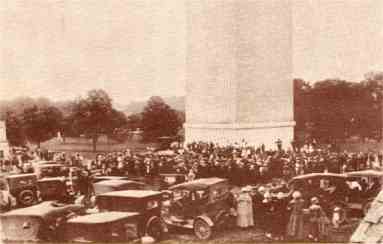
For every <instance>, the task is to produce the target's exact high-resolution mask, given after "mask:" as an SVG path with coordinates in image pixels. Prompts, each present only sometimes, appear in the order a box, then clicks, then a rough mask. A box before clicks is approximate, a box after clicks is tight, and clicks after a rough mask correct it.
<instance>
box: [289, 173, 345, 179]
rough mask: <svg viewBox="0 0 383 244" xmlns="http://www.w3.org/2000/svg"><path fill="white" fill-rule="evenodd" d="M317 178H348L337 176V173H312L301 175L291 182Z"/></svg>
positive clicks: (342, 175) (341, 175)
mask: <svg viewBox="0 0 383 244" xmlns="http://www.w3.org/2000/svg"><path fill="white" fill-rule="evenodd" d="M315 177H335V178H346V175H344V174H336V173H310V174H304V175H299V176H296V177H294V178H292V179H291V181H296V180H305V179H309V178H315Z"/></svg>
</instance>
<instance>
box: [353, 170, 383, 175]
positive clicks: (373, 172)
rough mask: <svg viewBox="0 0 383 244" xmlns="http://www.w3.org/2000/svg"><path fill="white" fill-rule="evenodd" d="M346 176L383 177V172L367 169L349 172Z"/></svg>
mask: <svg viewBox="0 0 383 244" xmlns="http://www.w3.org/2000/svg"><path fill="white" fill-rule="evenodd" d="M346 175H347V176H350V177H383V171H379V170H373V169H367V170H360V171H352V172H347V173H346Z"/></svg>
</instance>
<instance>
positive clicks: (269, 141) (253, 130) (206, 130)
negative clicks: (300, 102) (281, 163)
mask: <svg viewBox="0 0 383 244" xmlns="http://www.w3.org/2000/svg"><path fill="white" fill-rule="evenodd" d="M294 126H295V122H294V121H288V122H269V123H255V124H242V123H233V124H187V123H185V124H184V128H185V143H190V142H198V141H203V142H206V141H210V142H214V143H219V144H220V145H228V144H233V143H236V142H237V143H241V142H242V141H245V142H246V143H247V144H248V145H252V146H255V147H258V146H260V145H262V144H264V145H265V146H266V148H269V149H275V148H276V147H277V146H276V143H275V142H276V141H277V140H278V139H280V140H281V141H282V146H283V148H291V142H292V141H293V139H294Z"/></svg>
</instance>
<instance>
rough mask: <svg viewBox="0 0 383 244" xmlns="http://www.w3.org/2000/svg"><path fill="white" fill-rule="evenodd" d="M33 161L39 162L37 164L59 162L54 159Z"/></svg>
mask: <svg viewBox="0 0 383 244" xmlns="http://www.w3.org/2000/svg"><path fill="white" fill-rule="evenodd" d="M33 163H34V164H37V165H42V164H58V163H57V162H56V161H54V160H41V161H37V162H33Z"/></svg>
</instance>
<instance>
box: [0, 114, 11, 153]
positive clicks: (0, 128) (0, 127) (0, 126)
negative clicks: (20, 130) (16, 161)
mask: <svg viewBox="0 0 383 244" xmlns="http://www.w3.org/2000/svg"><path fill="white" fill-rule="evenodd" d="M8 156H9V144H8V140H7V133H6V127H5V122H4V121H0V159H1V158H5V157H8Z"/></svg>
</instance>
